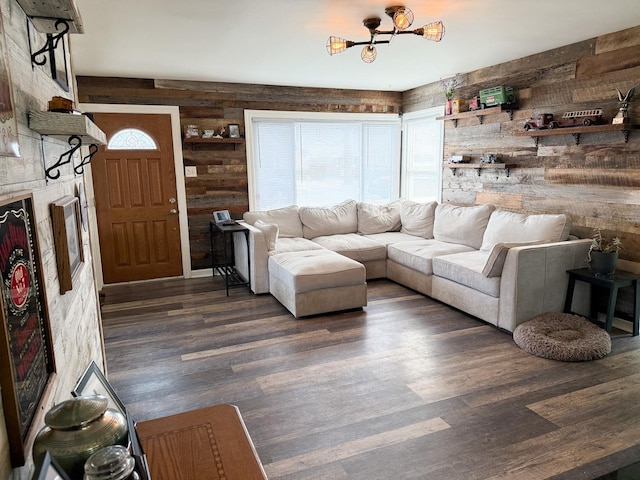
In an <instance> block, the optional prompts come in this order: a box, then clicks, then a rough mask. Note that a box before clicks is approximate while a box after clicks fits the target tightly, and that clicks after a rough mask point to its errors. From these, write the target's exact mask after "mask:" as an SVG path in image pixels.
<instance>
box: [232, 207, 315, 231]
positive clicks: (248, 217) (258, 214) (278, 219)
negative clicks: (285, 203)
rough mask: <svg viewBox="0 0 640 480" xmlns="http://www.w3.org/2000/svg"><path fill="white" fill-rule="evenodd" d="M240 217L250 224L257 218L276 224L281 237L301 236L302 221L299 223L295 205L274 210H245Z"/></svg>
mask: <svg viewBox="0 0 640 480" xmlns="http://www.w3.org/2000/svg"><path fill="white" fill-rule="evenodd" d="M242 217H243V218H244V221H245V222H247V223H250V224H251V225H255V223H256V221H257V220H262V221H263V222H265V223H274V224H276V225H278V228H279V235H280V236H281V237H282V238H296V237H302V223H300V217H299V216H298V207H297V206H296V205H291V206H290V207H284V208H276V209H274V210H264V211H252V212H245V213H244V215H243V216H242Z"/></svg>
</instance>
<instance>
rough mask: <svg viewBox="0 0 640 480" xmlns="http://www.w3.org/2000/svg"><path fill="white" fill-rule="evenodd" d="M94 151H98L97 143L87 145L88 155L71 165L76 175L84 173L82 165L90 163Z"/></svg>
mask: <svg viewBox="0 0 640 480" xmlns="http://www.w3.org/2000/svg"><path fill="white" fill-rule="evenodd" d="M96 153H98V145H96V144H95V143H92V144H91V145H89V155H87V156H85V157H83V158H82V161H81V162H80V163H79V164H78V165H76V166H75V167H73V171H74V172H76V175H83V174H84V166H85V165H89V163H91V159H92V158H93V156H94V155H95V154H96Z"/></svg>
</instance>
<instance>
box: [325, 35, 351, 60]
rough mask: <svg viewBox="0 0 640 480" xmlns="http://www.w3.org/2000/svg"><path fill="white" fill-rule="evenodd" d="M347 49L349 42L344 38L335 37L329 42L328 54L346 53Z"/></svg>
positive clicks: (331, 37)
mask: <svg viewBox="0 0 640 480" xmlns="http://www.w3.org/2000/svg"><path fill="white" fill-rule="evenodd" d="M346 49H347V41H346V40H345V39H344V38H340V37H334V36H333V35H332V36H330V37H329V40H327V52H329V55H334V54H336V53H340V52H344V51H345V50H346Z"/></svg>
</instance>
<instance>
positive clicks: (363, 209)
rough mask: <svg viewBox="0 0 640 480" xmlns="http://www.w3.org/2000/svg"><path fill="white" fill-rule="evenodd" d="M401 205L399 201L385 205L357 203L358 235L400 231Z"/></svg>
mask: <svg viewBox="0 0 640 480" xmlns="http://www.w3.org/2000/svg"><path fill="white" fill-rule="evenodd" d="M401 205H402V202H401V201H395V202H392V203H389V204H387V205H371V204H370V203H363V202H358V209H357V211H358V233H360V234H361V235H373V234H375V233H385V232H397V231H398V230H400V206H401Z"/></svg>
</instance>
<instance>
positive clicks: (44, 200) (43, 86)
mask: <svg viewBox="0 0 640 480" xmlns="http://www.w3.org/2000/svg"><path fill="white" fill-rule="evenodd" d="M0 11H1V13H2V21H3V25H4V29H5V44H6V46H7V52H6V54H7V55H6V56H7V58H8V64H9V70H10V73H11V81H12V84H13V95H14V105H15V112H16V116H17V119H18V133H19V143H20V156H19V157H0V196H3V197H4V196H8V195H11V194H14V193H16V192H20V191H30V192H32V194H33V199H34V217H35V222H36V223H37V233H38V237H39V244H40V252H41V259H40V261H41V264H42V271H43V277H44V290H45V291H46V299H47V305H48V311H49V321H50V325H51V333H52V338H53V354H54V357H55V365H56V372H57V373H56V375H55V376H54V378H53V381H52V384H51V388H50V389H49V394H48V395H47V397H46V399H45V400H44V402H43V404H42V405H41V407H40V408H39V411H38V414H37V415H36V419H35V421H34V424H33V426H32V429H31V433H30V435H29V436H28V439H27V445H26V449H27V452H26V453H27V456H28V458H27V463H26V465H25V466H23V467H20V468H16V469H14V468H12V465H11V462H10V457H9V445H8V440H7V433H6V429H5V422H4V406H3V408H2V413H3V415H2V416H0V478H14V479H28V478H31V475H32V474H33V468H34V465H33V462H32V461H31V445H32V443H33V438H34V436H35V434H36V433H37V432H38V430H40V428H42V426H43V425H44V423H43V416H44V413H45V412H46V411H47V410H49V409H50V408H51V407H52V406H53V405H54V404H56V403H59V402H61V401H63V400H66V399H68V398H70V397H71V394H70V392H71V390H72V389H73V387H74V385H75V383H76V381H77V380H78V378H79V377H80V376H81V375H82V373H83V371H84V369H85V368H86V366H87V365H88V364H89V363H90V361H91V360H95V361H96V363H97V364H98V365H100V366H102V365H103V353H102V335H101V326H100V313H99V301H98V294H97V291H96V288H95V283H94V278H93V277H94V275H93V269H92V266H91V251H90V248H89V242H90V239H89V233H88V232H83V234H82V244H83V252H84V263H83V264H82V266H81V267H80V270H79V272H78V276H77V277H76V278H75V279H74V283H73V289H72V290H70V291H68V292H66V293H65V294H64V295H60V287H59V283H58V272H57V266H56V252H55V249H54V244H53V231H52V223H51V216H50V207H49V206H50V204H51V203H52V202H53V201H55V200H57V199H58V198H60V197H63V196H65V195H75V192H76V189H77V187H78V185H80V184H81V183H82V182H83V181H84V177H83V176H77V175H74V173H73V169H72V168H71V166H70V165H66V166H64V167H62V169H61V176H60V178H59V179H57V180H50V181H49V182H47V181H46V180H45V175H44V162H45V158H46V162H47V165H50V164H51V162H52V161H55V160H57V158H58V157H59V156H60V155H61V154H62V153H64V152H65V151H67V150H68V145H67V144H66V143H65V142H61V141H59V140H53V139H49V138H47V139H45V140H44V142H41V136H40V134H38V133H36V132H34V131H32V130H30V129H29V127H28V112H29V111H31V110H46V109H47V102H48V101H49V100H50V99H51V97H52V96H54V95H57V96H63V97H66V98H71V99H73V98H74V96H75V85H74V82H73V77H72V75H71V73H72V72H69V73H70V78H71V83H72V84H71V85H70V91H69V92H66V91H64V90H63V89H62V88H61V87H60V86H59V85H58V84H57V83H56V82H54V81H53V80H52V79H51V74H50V71H49V64H48V63H47V64H46V65H45V66H36V67H35V68H32V65H31V58H30V57H31V56H30V53H29V40H28V37H27V19H26V16H25V14H24V12H23V11H22V9H21V8H20V6H19V5H18V4H17V3H16V1H15V0H0ZM32 40H34V41H36V42H38V43H37V44H38V49H39V48H40V47H41V46H43V45H44V42H45V37H44V35H43V34H34V35H33V36H32ZM67 51H68V50H67ZM83 149H84V147H83ZM85 154H86V152H85ZM74 161H77V159H74Z"/></svg>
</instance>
